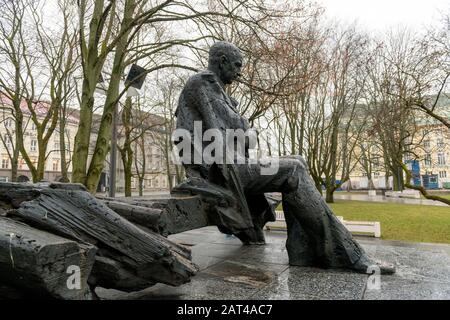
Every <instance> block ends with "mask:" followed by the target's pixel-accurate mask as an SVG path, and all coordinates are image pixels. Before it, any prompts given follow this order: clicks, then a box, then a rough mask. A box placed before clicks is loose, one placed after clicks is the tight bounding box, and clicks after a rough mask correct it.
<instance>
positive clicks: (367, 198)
mask: <svg viewBox="0 0 450 320" xmlns="http://www.w3.org/2000/svg"><path fill="white" fill-rule="evenodd" d="M334 198H335V199H337V200H351V201H368V202H385V203H399V204H416V205H425V206H448V205H447V204H445V203H443V202H439V201H434V200H428V199H409V198H391V197H385V196H369V195H366V194H348V193H346V194H340V193H338V192H337V193H335V194H334Z"/></svg>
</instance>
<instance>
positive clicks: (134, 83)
mask: <svg viewBox="0 0 450 320" xmlns="http://www.w3.org/2000/svg"><path fill="white" fill-rule="evenodd" d="M146 75H147V71H146V70H145V69H144V68H142V67H139V66H138V65H136V64H133V65H132V66H131V68H130V71H129V72H128V76H127V78H126V80H125V86H129V88H128V90H127V97H136V96H139V91H138V90H140V89H141V88H142V85H143V84H144V80H145V77H146ZM117 105H118V104H117V103H116V105H115V106H114V113H113V121H112V137H111V154H110V157H111V159H110V167H109V176H110V179H109V197H111V198H114V197H115V196H116V168H117V113H118V112H117Z"/></svg>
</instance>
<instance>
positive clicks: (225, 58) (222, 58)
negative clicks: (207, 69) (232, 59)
mask: <svg viewBox="0 0 450 320" xmlns="http://www.w3.org/2000/svg"><path fill="white" fill-rule="evenodd" d="M227 62H228V57H227V56H226V55H222V56H221V57H220V68H221V69H222V68H223V65H224V64H225V63H227Z"/></svg>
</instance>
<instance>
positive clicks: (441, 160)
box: [438, 153, 445, 166]
mask: <svg viewBox="0 0 450 320" xmlns="http://www.w3.org/2000/svg"><path fill="white" fill-rule="evenodd" d="M438 165H440V166H443V165H445V154H443V153H438Z"/></svg>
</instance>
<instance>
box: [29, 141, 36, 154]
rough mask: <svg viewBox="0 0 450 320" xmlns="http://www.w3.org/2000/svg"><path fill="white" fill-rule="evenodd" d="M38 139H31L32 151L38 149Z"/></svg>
mask: <svg viewBox="0 0 450 320" xmlns="http://www.w3.org/2000/svg"><path fill="white" fill-rule="evenodd" d="M36 147H37V140H31V146H30V151H36Z"/></svg>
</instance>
